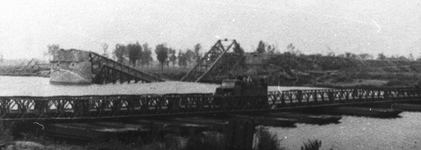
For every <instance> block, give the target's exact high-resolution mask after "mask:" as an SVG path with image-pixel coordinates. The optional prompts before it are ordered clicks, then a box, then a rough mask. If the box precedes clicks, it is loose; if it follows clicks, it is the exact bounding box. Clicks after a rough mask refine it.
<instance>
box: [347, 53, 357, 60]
mask: <svg viewBox="0 0 421 150" xmlns="http://www.w3.org/2000/svg"><path fill="white" fill-rule="evenodd" d="M345 58H352V59H357V55H355V54H353V53H350V52H346V53H345Z"/></svg>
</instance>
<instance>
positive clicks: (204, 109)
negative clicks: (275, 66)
mask: <svg viewBox="0 0 421 150" xmlns="http://www.w3.org/2000/svg"><path fill="white" fill-rule="evenodd" d="M404 100H421V91H420V89H403V88H401V89H383V90H381V89H372V90H368V89H327V90H292V91H282V92H269V93H268V95H267V96H214V95H213V94H200V93H198V94H195V93H193V94H164V95H156V94H145V95H101V96H99V95H84V96H47V97H32V96H4V97H0V117H1V119H91V118H122V117H139V116H157V115H177V114H199V113H218V112H241V111H269V110H279V109H289V108H297V107H301V108H303V107H317V106H325V105H332V104H337V105H341V104H356V103H372V102H384V101H391V102H393V101H396V102H398V101H404Z"/></svg>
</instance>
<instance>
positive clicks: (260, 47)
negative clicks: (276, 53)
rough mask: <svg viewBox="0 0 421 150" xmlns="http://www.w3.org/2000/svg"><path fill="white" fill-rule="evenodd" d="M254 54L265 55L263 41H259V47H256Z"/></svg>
mask: <svg viewBox="0 0 421 150" xmlns="http://www.w3.org/2000/svg"><path fill="white" fill-rule="evenodd" d="M256 52H257V53H265V52H266V44H265V43H264V42H263V41H260V42H259V45H257V49H256Z"/></svg>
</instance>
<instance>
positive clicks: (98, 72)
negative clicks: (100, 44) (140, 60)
mask: <svg viewBox="0 0 421 150" xmlns="http://www.w3.org/2000/svg"><path fill="white" fill-rule="evenodd" d="M89 61H90V62H91V68H92V73H93V80H92V82H93V83H96V84H103V83H116V82H118V81H119V82H120V83H124V82H127V83H130V82H135V83H137V82H139V81H141V82H142V83H150V82H162V81H164V80H162V79H160V78H158V77H155V76H153V75H150V74H147V73H144V72H141V71H139V70H136V69H134V68H131V67H129V66H126V65H123V64H121V63H118V62H116V61H114V60H111V59H109V58H107V57H104V56H101V55H99V54H96V53H93V52H91V53H89Z"/></svg>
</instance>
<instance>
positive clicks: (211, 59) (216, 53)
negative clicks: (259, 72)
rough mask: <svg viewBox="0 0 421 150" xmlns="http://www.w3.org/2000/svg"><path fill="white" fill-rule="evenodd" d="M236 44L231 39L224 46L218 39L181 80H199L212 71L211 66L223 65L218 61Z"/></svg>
mask: <svg viewBox="0 0 421 150" xmlns="http://www.w3.org/2000/svg"><path fill="white" fill-rule="evenodd" d="M224 41H228V40H224ZM236 45H238V43H237V41H235V40H232V42H231V43H230V44H229V45H228V46H224V44H223V41H221V40H218V41H217V42H216V43H215V45H214V46H212V48H211V49H210V50H209V51H208V52H207V53H206V54H205V55H204V56H203V57H202V58H201V59H200V61H199V62H198V63H197V65H196V66H194V67H193V68H192V69H191V70H190V71H189V72H188V73H187V74H186V75H185V76H184V77H183V78H181V81H194V82H199V81H200V80H202V79H203V78H205V77H206V76H207V75H208V74H209V73H210V72H212V70H213V68H215V67H217V66H221V65H224V64H223V62H221V63H218V62H220V61H221V60H222V58H223V56H224V55H225V54H226V53H227V52H228V51H229V50H230V49H232V48H233V47H234V46H236ZM241 59H242V58H241ZM241 59H240V60H241ZM233 60H238V59H233ZM226 66H232V65H226Z"/></svg>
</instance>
